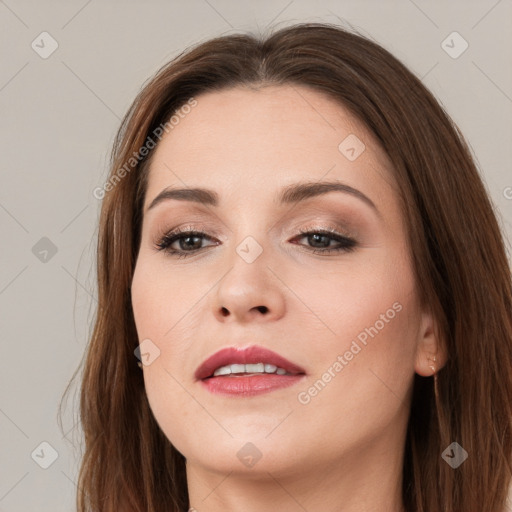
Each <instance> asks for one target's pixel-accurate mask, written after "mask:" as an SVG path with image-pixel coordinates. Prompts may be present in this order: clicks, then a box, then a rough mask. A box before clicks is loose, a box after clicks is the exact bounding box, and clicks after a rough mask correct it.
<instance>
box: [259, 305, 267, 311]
mask: <svg viewBox="0 0 512 512" xmlns="http://www.w3.org/2000/svg"><path fill="white" fill-rule="evenodd" d="M258 311H259V312H260V313H266V312H267V311H268V308H267V306H258Z"/></svg>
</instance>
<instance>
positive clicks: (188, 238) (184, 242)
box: [181, 236, 201, 249]
mask: <svg viewBox="0 0 512 512" xmlns="http://www.w3.org/2000/svg"><path fill="white" fill-rule="evenodd" d="M194 239H195V240H196V241H199V247H193V242H192V243H191V244H190V245H189V242H190V240H194ZM181 241H182V242H183V245H185V246H187V247H188V248H189V249H190V248H192V249H196V248H200V246H201V237H199V236H187V237H185V238H182V239H181ZM182 249H183V247H182Z"/></svg>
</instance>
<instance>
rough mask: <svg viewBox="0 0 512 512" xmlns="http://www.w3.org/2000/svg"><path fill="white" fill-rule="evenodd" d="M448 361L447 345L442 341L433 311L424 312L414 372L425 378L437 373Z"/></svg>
mask: <svg viewBox="0 0 512 512" xmlns="http://www.w3.org/2000/svg"><path fill="white" fill-rule="evenodd" d="M447 359H448V353H447V349H446V343H445V341H444V340H442V339H440V334H439V329H438V324H437V322H436V320H435V318H434V316H433V314H432V312H431V311H423V312H422V314H421V321H420V325H419V328H418V338H417V343H416V359H415V363H414V370H415V371H416V373H417V374H419V375H421V376H423V377H430V376H432V375H434V374H435V373H437V372H438V371H439V370H440V369H441V368H442V367H443V366H444V365H445V364H446V361H447Z"/></svg>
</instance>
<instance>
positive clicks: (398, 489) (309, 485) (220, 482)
mask: <svg viewBox="0 0 512 512" xmlns="http://www.w3.org/2000/svg"><path fill="white" fill-rule="evenodd" d="M389 441H390V440H389V439H383V438H381V439H380V440H379V442H380V444H378V443H377V442H376V443H374V445H373V446H369V445H368V444H366V445H365V446H364V447H361V446H359V447H358V448H357V449H354V450H353V452H352V453H351V454H346V456H345V457H343V460H340V459H339V458H337V459H335V460H331V461H325V460H323V461H318V462H317V463H316V464H311V463H310V461H308V463H307V464H306V463H304V464H299V463H296V464H289V465H288V466H286V467H284V466H270V467H269V466H267V467H265V468H264V467H263V465H260V468H259V469H258V464H257V465H255V466H254V467H253V468H252V469H251V470H250V471H247V470H245V471H242V469H241V468H239V467H238V466H236V465H235V466H234V467H232V468H231V471H229V470H227V471H224V472H219V471H217V470H215V469H214V468H212V467H205V466H202V465H200V464H194V463H191V462H190V461H187V481H188V491H189V500H190V507H191V508H192V510H196V511H197V512H235V511H240V510H243V511H244V512H263V511H268V510H271V511H286V512H295V511H297V512H305V511H307V512H326V511H333V510H336V511H337V512H363V511H368V510H371V511H372V512H404V507H403V503H402V471H403V469H402V464H403V447H402V449H400V447H399V446H396V443H389ZM390 447H396V449H390ZM289 466H292V467H289Z"/></svg>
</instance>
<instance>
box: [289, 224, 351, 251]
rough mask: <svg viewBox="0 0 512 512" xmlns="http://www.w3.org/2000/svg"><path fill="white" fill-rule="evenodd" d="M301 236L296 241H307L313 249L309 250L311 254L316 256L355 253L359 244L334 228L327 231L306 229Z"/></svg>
mask: <svg viewBox="0 0 512 512" xmlns="http://www.w3.org/2000/svg"><path fill="white" fill-rule="evenodd" d="M300 234H301V236H299V237H296V238H295V239H296V240H297V239H298V240H300V239H303V238H305V239H307V242H308V244H310V247H312V249H307V250H308V251H309V252H312V253H315V254H324V255H325V254H331V253H340V252H350V251H353V250H354V249H355V248H356V246H357V242H356V240H354V239H353V238H351V237H348V236H345V235H342V234H341V233H338V232H337V231H336V229H334V228H327V229H311V228H310V229H306V230H301V231H300ZM332 241H334V242H336V243H337V245H336V246H335V247H330V244H331V242H332Z"/></svg>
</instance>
